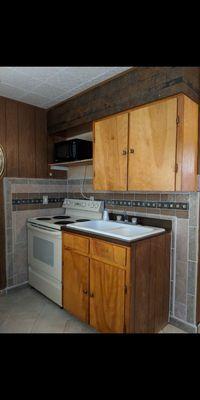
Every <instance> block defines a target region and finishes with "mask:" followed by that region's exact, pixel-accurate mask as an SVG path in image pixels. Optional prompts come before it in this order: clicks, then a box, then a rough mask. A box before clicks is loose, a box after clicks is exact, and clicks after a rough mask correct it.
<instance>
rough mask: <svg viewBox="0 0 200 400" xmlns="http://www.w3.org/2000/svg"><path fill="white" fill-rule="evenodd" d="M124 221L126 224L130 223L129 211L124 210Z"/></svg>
mask: <svg viewBox="0 0 200 400" xmlns="http://www.w3.org/2000/svg"><path fill="white" fill-rule="evenodd" d="M124 222H125V223H126V224H127V223H128V215H127V211H124Z"/></svg>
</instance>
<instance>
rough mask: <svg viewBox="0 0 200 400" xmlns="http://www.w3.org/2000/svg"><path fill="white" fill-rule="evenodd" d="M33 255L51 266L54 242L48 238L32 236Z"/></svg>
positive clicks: (52, 263)
mask: <svg viewBox="0 0 200 400" xmlns="http://www.w3.org/2000/svg"><path fill="white" fill-rule="evenodd" d="M33 257H34V258H36V259H37V260H39V261H42V262H43V263H45V264H47V265H50V266H51V267H53V265H54V244H53V243H52V242H50V241H48V240H45V239H41V238H39V237H37V236H34V237H33Z"/></svg>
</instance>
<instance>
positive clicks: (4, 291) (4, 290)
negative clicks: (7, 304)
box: [0, 288, 7, 296]
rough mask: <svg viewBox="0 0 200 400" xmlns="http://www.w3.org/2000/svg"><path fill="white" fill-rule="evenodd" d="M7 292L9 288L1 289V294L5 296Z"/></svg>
mask: <svg viewBox="0 0 200 400" xmlns="http://www.w3.org/2000/svg"><path fill="white" fill-rule="evenodd" d="M6 293H7V289H6V288H5V289H1V290H0V296H4V295H5V294H6Z"/></svg>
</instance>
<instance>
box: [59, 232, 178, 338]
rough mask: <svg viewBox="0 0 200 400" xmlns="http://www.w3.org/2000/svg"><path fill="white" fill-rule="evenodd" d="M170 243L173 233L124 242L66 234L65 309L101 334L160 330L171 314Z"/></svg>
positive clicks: (64, 263) (64, 249) (64, 262)
mask: <svg viewBox="0 0 200 400" xmlns="http://www.w3.org/2000/svg"><path fill="white" fill-rule="evenodd" d="M77 243H82V246H80V247H78V246H77ZM170 243H171V234H170V233H165V234H162V235H158V236H154V237H151V238H146V239H143V240H140V241H137V242H134V243H133V244H131V245H129V246H128V245H127V246H122V245H118V244H116V243H112V242H108V241H106V240H101V239H97V238H89V237H87V236H85V235H79V234H73V233H71V232H70V234H69V233H67V232H66V233H65V232H64V233H63V307H64V309H66V310H67V311H69V312H70V313H72V314H73V315H75V316H76V317H77V318H79V319H80V320H81V321H84V322H86V323H89V324H90V325H91V326H93V327H94V328H96V329H97V331H99V332H104V333H123V332H127V333H154V332H159V331H160V330H161V329H162V328H163V327H164V326H165V325H166V324H167V322H168V315H169V288H170ZM120 264H121V265H120Z"/></svg>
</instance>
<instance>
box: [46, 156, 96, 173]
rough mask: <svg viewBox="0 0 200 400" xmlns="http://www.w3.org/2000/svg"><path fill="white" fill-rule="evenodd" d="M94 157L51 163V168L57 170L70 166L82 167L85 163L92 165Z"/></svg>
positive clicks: (66, 168)
mask: <svg viewBox="0 0 200 400" xmlns="http://www.w3.org/2000/svg"><path fill="white" fill-rule="evenodd" d="M92 163H93V159H92V158H90V159H86V160H78V161H68V162H61V163H50V164H49V168H50V169H51V170H56V171H65V170H66V171H67V170H68V168H69V167H80V166H83V165H92Z"/></svg>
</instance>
